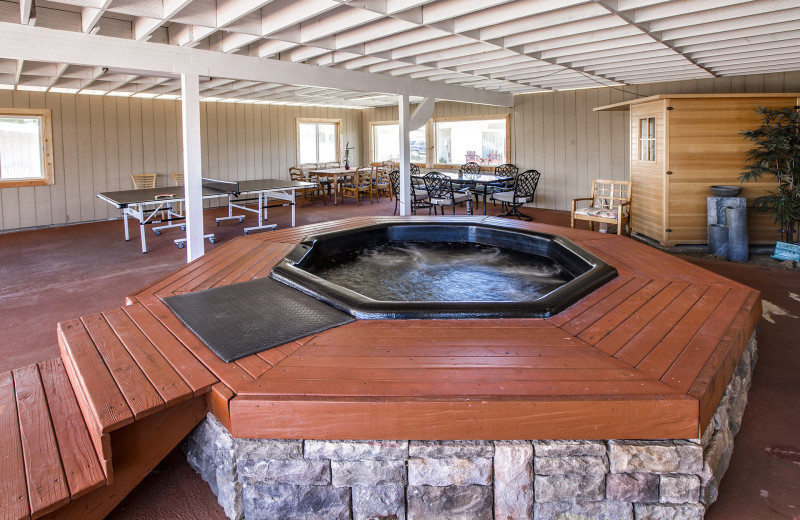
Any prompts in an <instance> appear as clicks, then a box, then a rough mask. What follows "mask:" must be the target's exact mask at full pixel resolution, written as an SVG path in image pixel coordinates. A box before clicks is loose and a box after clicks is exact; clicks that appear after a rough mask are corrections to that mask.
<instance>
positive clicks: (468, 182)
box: [412, 172, 514, 215]
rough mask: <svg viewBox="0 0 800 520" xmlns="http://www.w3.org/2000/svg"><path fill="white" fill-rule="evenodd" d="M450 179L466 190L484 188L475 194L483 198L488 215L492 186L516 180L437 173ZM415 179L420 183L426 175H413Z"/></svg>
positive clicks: (457, 173) (492, 174)
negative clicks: (489, 195) (488, 194)
mask: <svg viewBox="0 0 800 520" xmlns="http://www.w3.org/2000/svg"><path fill="white" fill-rule="evenodd" d="M437 173H441V174H442V175H444V176H446V177H448V178H449V179H450V182H452V183H453V184H457V185H459V186H461V187H462V189H464V188H469V187H473V186H474V187H476V188H477V187H478V186H480V187H482V188H483V189H482V190H480V191H478V190H475V191H473V193H475V194H476V195H482V196H483V214H484V215H486V195H487V193H488V192H489V186H490V185H498V186H500V185H504V184H506V183H508V182H510V181H513V180H514V176H513V175H495V174H494V173H459V172H437ZM412 177H413V178H414V179H418V180H420V181H422V180H423V178H424V177H425V175H424V174H419V175H412Z"/></svg>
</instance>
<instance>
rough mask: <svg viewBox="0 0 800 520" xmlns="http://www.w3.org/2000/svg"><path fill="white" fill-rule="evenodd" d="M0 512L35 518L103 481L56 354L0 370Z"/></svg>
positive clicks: (89, 490) (85, 428) (87, 433)
mask: <svg viewBox="0 0 800 520" xmlns="http://www.w3.org/2000/svg"><path fill="white" fill-rule="evenodd" d="M0 435H2V442H0V460H2V461H3V471H2V472H0V517H2V518H40V517H42V516H44V515H46V514H47V513H50V512H52V511H54V510H56V509H58V508H60V507H63V506H64V505H65V504H67V503H68V502H70V501H71V500H75V499H77V498H80V497H81V496H83V495H86V494H87V493H90V492H91V491H93V490H95V489H97V488H98V487H100V486H103V485H105V484H106V475H105V474H104V472H103V469H102V466H101V464H100V461H99V459H98V455H97V452H96V451H95V449H94V446H93V445H92V441H91V439H90V436H89V431H88V429H87V427H86V425H85V423H84V421H83V418H82V417H81V412H80V409H79V408H78V403H77V401H76V399H75V395H74V394H73V393H72V388H71V387H70V383H69V380H68V378H67V374H66V372H65V370H64V366H63V365H62V363H61V360H60V359H53V360H50V361H46V362H44V363H40V364H38V365H30V366H27V367H23V368H19V369H16V370H14V371H13V372H6V373H5V374H0Z"/></svg>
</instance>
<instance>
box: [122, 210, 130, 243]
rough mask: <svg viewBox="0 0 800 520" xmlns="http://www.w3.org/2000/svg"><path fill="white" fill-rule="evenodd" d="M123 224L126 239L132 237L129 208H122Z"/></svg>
mask: <svg viewBox="0 0 800 520" xmlns="http://www.w3.org/2000/svg"><path fill="white" fill-rule="evenodd" d="M122 224H123V225H124V226H125V241H126V242H127V241H128V240H130V239H131V234H130V231H129V230H128V208H125V209H123V210H122Z"/></svg>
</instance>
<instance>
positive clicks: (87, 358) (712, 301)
mask: <svg viewBox="0 0 800 520" xmlns="http://www.w3.org/2000/svg"><path fill="white" fill-rule="evenodd" d="M416 218H431V217H416ZM433 218H434V219H437V220H444V221H446V222H454V221H456V220H458V221H471V222H482V221H483V222H494V223H502V224H504V225H508V226H518V227H524V228H529V229H533V230H538V231H543V232H547V233H556V234H561V235H563V236H566V237H567V238H569V239H571V240H573V241H574V242H576V243H577V244H579V245H580V246H582V247H584V248H585V249H587V250H588V251H590V252H592V253H594V254H596V255H598V256H600V257H602V258H603V259H605V260H606V261H607V262H608V263H610V264H611V265H613V266H614V267H616V268H617V270H618V271H619V276H618V277H617V278H616V279H614V280H613V281H611V282H609V283H608V284H607V285H605V286H603V287H601V288H600V289H598V290H597V291H595V292H594V293H592V294H590V295H589V296H587V297H585V298H583V299H582V300H580V301H579V302H578V303H576V304H574V305H573V306H571V307H570V308H569V309H567V310H565V311H563V312H561V313H559V314H558V315H556V316H554V317H552V318H549V319H544V320H537V319H524V320H510V319H509V320H374V321H370V320H357V321H355V322H353V323H350V324H348V325H344V326H342V327H338V328H335V329H331V330H328V331H325V332H322V333H319V334H316V335H313V336H310V337H307V338H303V339H302V340H298V341H295V342H292V343H289V344H286V345H282V346H280V347H278V348H275V349H272V350H268V351H265V352H261V353H259V354H256V355H252V356H249V357H246V358H243V359H241V360H239V361H236V362H233V363H225V362H223V361H221V360H220V359H219V358H217V357H216V355H214V354H213V353H212V352H211V351H210V350H209V349H208V348H207V347H206V346H205V345H204V344H203V343H202V342H201V341H200V340H199V339H198V338H197V337H196V336H195V335H194V334H193V333H192V332H190V331H189V330H188V329H187V328H186V327H185V326H184V325H183V324H182V323H181V322H180V320H179V319H178V318H177V317H176V316H175V315H174V314H173V313H172V312H171V311H170V310H169V309H168V308H167V307H166V305H165V304H164V303H163V301H162V300H161V298H162V297H164V296H169V295H173V294H181V293H185V292H193V291H199V290H203V289H207V288H211V287H217V286H221V285H226V284H231V283H237V282H242V281H246V280H251V279H254V278H259V277H264V276H267V275H268V274H269V271H270V269H271V268H272V266H273V265H274V264H275V263H277V262H278V261H279V260H280V259H281V258H282V257H283V256H284V255H285V254H286V253H287V252H288V251H289V250H290V249H291V248H292V247H293V246H294V245H295V244H296V243H297V242H299V241H300V240H301V239H302V238H304V237H305V236H307V235H309V234H311V233H316V232H321V231H328V230H333V229H342V228H349V227H354V226H358V225H363V224H372V223H376V222H385V221H391V220H397V219H394V218H392V217H365V218H356V219H346V220H341V221H335V222H330V223H321V224H315V225H310V226H303V227H298V228H289V229H283V230H277V231H271V232H269V233H262V234H258V235H251V236H247V237H241V238H238V239H236V240H234V241H232V242H231V243H230V244H228V245H227V246H225V247H221V248H217V249H215V250H214V251H213V252H211V253H209V254H207V255H205V256H204V257H202V258H201V259H198V260H197V261H195V262H192V263H190V264H188V265H187V266H186V267H184V268H182V269H180V270H178V271H176V272H174V273H172V274H170V275H169V276H166V277H164V278H162V279H161V280H158V281H157V282H155V283H154V284H152V285H151V286H149V287H147V288H146V289H144V290H142V291H140V292H139V293H137V294H135V295H132V296H130V297H129V298H128V302H127V303H128V305H127V306H126V307H124V308H122V309H116V310H113V311H109V312H105V313H102V314H96V315H92V316H86V317H83V318H81V319H80V320H73V321H71V322H68V323H65V324H61V326H60V328H59V336H60V341H61V342H62V354H63V355H64V356H65V358H69V359H70V360H71V361H70V363H67V366H68V368H69V367H70V366H72V367H73V368H74V369H75V371H76V372H80V373H81V374H85V376H84V377H83V379H81V376H78V378H77V379H78V380H79V381H82V383H81V385H82V390H84V391H85V394H86V395H87V396H89V397H87V398H86V401H87V402H86V403H84V404H83V405H82V406H86V407H87V408H89V409H91V410H93V414H94V416H96V417H97V420H98V425H97V431H98V432H99V436H100V440H102V434H103V432H104V431H107V430H110V429H113V428H116V427H119V426H121V425H124V424H127V423H129V422H131V421H133V420H135V419H138V418H140V417H146V416H147V415H148V414H151V413H156V412H157V411H158V410H161V409H164V408H166V407H168V406H170V404H172V403H175V402H178V401H179V400H180V399H184V398H186V397H184V396H189V395H193V396H197V395H200V394H201V393H202V392H204V391H205V390H207V389H208V388H209V386H211V391H210V393H209V394H208V399H207V401H208V406H209V408H210V410H211V411H212V412H213V413H214V414H215V415H216V416H217V417H218V418H219V419H220V420H221V422H222V423H223V424H225V425H226V426H227V427H228V428H229V429H230V430H231V432H232V433H233V434H234V435H235V436H237V437H260V438H329V439H376V438H385V439H535V438H569V439H578V438H583V439H610V438H615V439H665V438H697V437H699V436H700V432H701V431H702V429H703V428H704V427H705V425H706V424H707V423H708V421H709V420H710V418H711V416H712V414H713V412H714V409H715V408H716V406H717V403H718V401H719V399H720V397H721V395H722V392H723V390H724V388H725V385H726V384H727V382H728V380H729V379H730V376H731V374H732V372H733V370H734V368H735V366H736V363H737V362H738V359H739V357H740V355H741V352H742V350H743V349H744V346H745V345H746V343H747V341H748V339H749V338H750V335H751V334H752V332H753V331H754V329H755V326H756V323H757V321H758V319H759V317H760V315H761V300H760V297H759V293H758V292H757V291H755V290H753V289H750V288H748V287H745V286H743V285H740V284H738V283H736V282H733V281H731V280H728V279H725V278H723V277H720V276H717V275H715V274H712V273H710V272H707V271H705V270H703V269H700V268H697V267H694V266H692V265H690V264H688V263H686V262H683V261H681V260H679V259H676V258H674V257H671V256H669V255H667V254H664V253H661V252H659V251H657V250H654V249H652V248H650V247H648V246H646V245H643V244H640V243H638V242H635V241H633V240H630V239H628V238H625V237H617V236H611V235H605V234H600V233H592V232H589V231H582V230H574V229H568V228H561V227H555V226H547V225H541V224H535V223H533V224H531V223H524V222H517V221H513V220H508V219H498V218H496V217H477V216H476V217H452V216H448V217H433ZM265 311H268V309H265ZM234 333H235V332H234ZM151 359H158V360H161V359H163V360H166V361H167V362H168V363H167V365H169V367H170V368H167V367H165V366H164V364H163V363H160V362H158V363H154V364H153V365H157V366H158V369H156V368H155V366H152V367H151V366H150V365H151V363H150V360H151ZM103 366H105V367H107V368H106V370H105V372H103V370H102V367H103ZM148 367H150V368H148ZM95 370H98V371H99V372H100V373H101V375H94V371H95ZM87 374H91V375H87ZM106 374H108V375H106ZM70 375H71V376H72V374H70ZM108 377H111V378H112V379H113V381H114V384H107V383H109V381H105V382H104V381H103V379H107V378H108ZM212 385H213V386H212ZM187 387H188V388H187ZM109 388H112V389H113V390H114V391H113V392H111V391H109V390H108V389H109ZM117 390H119V392H117Z"/></svg>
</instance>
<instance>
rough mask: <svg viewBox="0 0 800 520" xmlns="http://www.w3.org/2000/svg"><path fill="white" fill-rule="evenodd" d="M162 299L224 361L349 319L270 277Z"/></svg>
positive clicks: (241, 356)
mask: <svg viewBox="0 0 800 520" xmlns="http://www.w3.org/2000/svg"><path fill="white" fill-rule="evenodd" d="M164 302H165V303H166V304H167V305H168V306H169V308H170V309H172V311H173V312H174V313H175V314H176V315H177V316H178V318H180V319H181V321H182V322H183V323H184V324H185V325H186V326H187V327H189V328H190V329H191V330H192V332H194V333H195V334H197V336H198V337H199V338H200V339H201V340H203V343H205V344H206V345H207V346H208V348H210V349H211V350H212V351H213V352H214V353H215V354H216V355H217V356H219V357H220V358H221V359H222V360H223V361H226V362H228V363H230V362H231V361H235V360H237V359H239V358H243V357H245V356H249V355H250V354H255V353H256V352H261V351H262V350H267V349H270V348H273V347H277V346H279V345H283V344H284V343H288V342H290V341H293V340H295V339H299V338H303V337H305V336H308V335H310V334H315V333H317V332H321V331H323V330H327V329H330V328H333V327H338V326H339V325H344V324H345V323H350V322H351V321H353V317H352V316H350V315H349V314H346V313H344V312H341V311H340V310H338V309H335V308H333V307H331V306H330V305H328V304H327V303H323V302H321V301H319V300H316V299H314V298H312V297H311V296H308V295H306V294H303V293H301V292H300V291H298V290H296V289H292V288H291V287H288V286H286V285H284V284H282V283H280V282H276V281H275V280H272V279H270V278H259V279H258V280H252V281H249V282H243V283H237V284H233V285H226V286H224V287H217V288H215V289H208V290H205V291H199V292H194V293H187V294H180V295H178V296H169V297H167V298H164Z"/></svg>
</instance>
